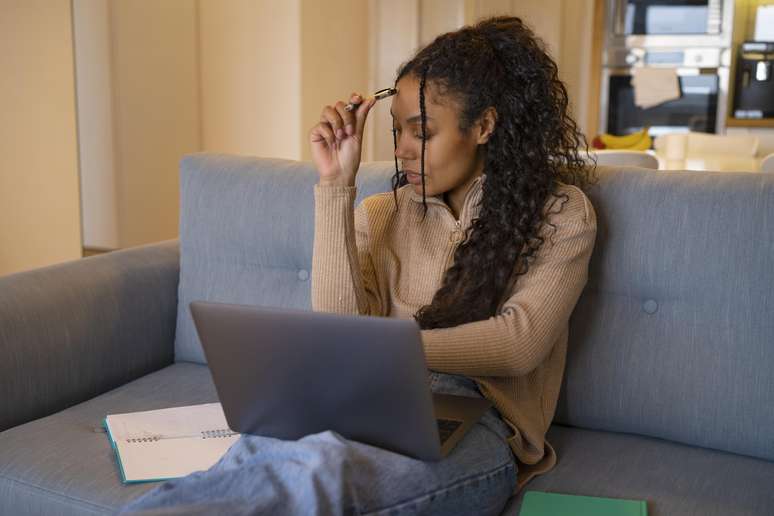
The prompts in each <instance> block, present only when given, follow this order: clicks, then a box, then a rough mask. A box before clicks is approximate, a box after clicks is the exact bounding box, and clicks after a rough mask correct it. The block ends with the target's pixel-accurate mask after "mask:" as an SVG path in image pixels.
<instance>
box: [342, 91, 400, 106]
mask: <svg viewBox="0 0 774 516" xmlns="http://www.w3.org/2000/svg"><path fill="white" fill-rule="evenodd" d="M396 93H398V90H396V89H395V88H384V89H383V90H379V91H377V92H376V93H374V99H376V100H381V99H386V98H387V97H392V96H393V95H395V94H396ZM360 104H361V103H360V102H358V103H355V102H350V103H349V104H347V105H346V106H344V109H346V110H347V111H352V110H353V109H357V108H358V106H359V105H360Z"/></svg>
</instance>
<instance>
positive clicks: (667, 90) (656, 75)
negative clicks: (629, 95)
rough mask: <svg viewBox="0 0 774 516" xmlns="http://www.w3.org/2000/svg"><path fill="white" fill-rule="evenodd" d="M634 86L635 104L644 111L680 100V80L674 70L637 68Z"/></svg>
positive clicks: (634, 74)
mask: <svg viewBox="0 0 774 516" xmlns="http://www.w3.org/2000/svg"><path fill="white" fill-rule="evenodd" d="M632 86H633V87H634V104H635V105H637V106H639V107H641V108H643V109H647V108H650V107H653V106H657V105H659V104H661V103H663V102H668V101H670V100H675V99H679V98H680V80H679V79H678V77H677V70H675V69H674V68H650V67H636V68H634V70H633V72H632Z"/></svg>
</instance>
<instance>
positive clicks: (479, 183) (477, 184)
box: [408, 174, 486, 207]
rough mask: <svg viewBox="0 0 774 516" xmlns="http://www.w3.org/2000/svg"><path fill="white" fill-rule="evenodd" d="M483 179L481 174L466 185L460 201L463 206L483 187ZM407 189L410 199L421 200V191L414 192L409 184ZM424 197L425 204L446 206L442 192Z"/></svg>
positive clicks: (484, 178)
mask: <svg viewBox="0 0 774 516" xmlns="http://www.w3.org/2000/svg"><path fill="white" fill-rule="evenodd" d="M485 180H486V174H481V175H480V176H478V177H477V178H475V179H474V180H473V182H472V183H470V186H469V187H468V192H467V193H466V194H465V200H464V201H463V203H462V204H463V206H464V205H465V204H467V202H468V200H469V199H470V197H471V196H473V195H478V194H479V192H480V191H481V189H482V188H483V184H484V181H485ZM408 191H409V197H410V198H411V200H413V201H415V202H418V203H421V202H422V194H421V193H419V192H416V191H415V190H414V188H412V187H411V186H410V185H408ZM426 199H427V204H442V205H444V206H447V207H448V205H447V204H446V202H444V200H443V194H441V195H433V196H428V197H427V198H426Z"/></svg>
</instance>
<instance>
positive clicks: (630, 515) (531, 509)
mask: <svg viewBox="0 0 774 516" xmlns="http://www.w3.org/2000/svg"><path fill="white" fill-rule="evenodd" d="M519 516H648V503H647V502H646V501H644V500H620V499H617V498H598V497H595V496H575V495H566V494H558V493H544V492H542V491H527V492H526V493H524V498H523V501H522V503H521V511H519Z"/></svg>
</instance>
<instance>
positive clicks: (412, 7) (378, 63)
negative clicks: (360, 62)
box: [366, 0, 420, 161]
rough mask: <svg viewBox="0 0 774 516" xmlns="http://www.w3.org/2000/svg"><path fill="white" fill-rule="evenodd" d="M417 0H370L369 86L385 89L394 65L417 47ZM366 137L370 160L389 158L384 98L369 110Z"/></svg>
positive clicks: (392, 76) (387, 111)
mask: <svg viewBox="0 0 774 516" xmlns="http://www.w3.org/2000/svg"><path fill="white" fill-rule="evenodd" d="M418 2H419V0H372V2H371V26H372V30H371V39H370V45H371V56H372V61H371V76H372V77H373V81H374V82H373V84H372V85H371V89H374V90H376V89H381V88H389V87H391V86H392V85H393V84H394V82H395V73H396V72H397V69H398V67H399V66H400V65H401V64H402V63H404V62H405V61H408V60H409V59H410V58H411V57H412V56H413V54H414V52H416V50H417V48H418V47H419V37H420V21H419V3H418ZM368 123H369V126H370V127H369V131H370V132H369V134H368V138H369V141H370V143H371V145H370V149H371V151H370V152H369V154H367V155H366V156H367V159H368V160H371V161H381V160H392V159H393V154H394V149H393V142H392V133H391V130H392V119H391V117H390V101H389V100H384V101H381V102H379V103H377V104H376V106H374V108H373V109H372V110H371V115H370V119H369V122H368Z"/></svg>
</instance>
